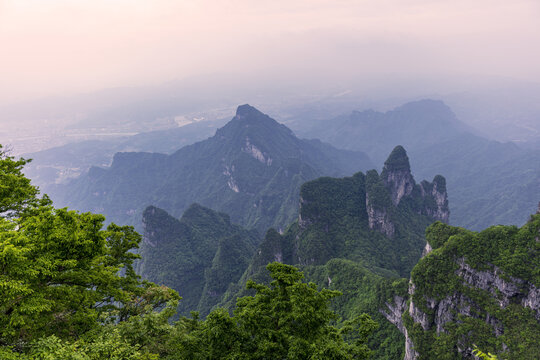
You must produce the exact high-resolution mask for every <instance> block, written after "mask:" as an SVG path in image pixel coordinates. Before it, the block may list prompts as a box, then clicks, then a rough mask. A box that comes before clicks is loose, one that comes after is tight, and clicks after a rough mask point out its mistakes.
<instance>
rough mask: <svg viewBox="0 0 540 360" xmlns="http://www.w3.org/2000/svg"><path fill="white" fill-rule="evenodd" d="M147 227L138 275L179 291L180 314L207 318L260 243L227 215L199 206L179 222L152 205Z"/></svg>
mask: <svg viewBox="0 0 540 360" xmlns="http://www.w3.org/2000/svg"><path fill="white" fill-rule="evenodd" d="M143 223H144V237H143V242H142V244H141V247H140V254H141V255H142V259H141V260H140V261H139V263H138V265H137V272H138V273H139V274H140V275H142V276H143V277H144V278H145V279H148V280H150V281H152V282H156V283H159V284H164V285H166V286H168V287H171V288H173V289H175V290H177V291H178V292H179V293H180V294H181V296H182V301H181V303H180V307H179V309H178V311H179V313H180V314H181V315H188V314H189V312H190V311H199V312H200V313H201V315H203V316H206V314H208V312H209V311H210V309H211V308H212V307H213V306H214V305H216V304H217V302H218V301H219V300H220V299H221V296H222V295H223V293H224V292H225V291H226V290H227V286H228V284H229V283H230V282H236V281H238V280H239V279H240V277H241V276H242V273H243V271H244V269H245V268H246V267H247V266H248V264H249V260H250V259H251V256H252V255H253V253H254V252H255V248H256V244H258V243H259V238H258V234H257V232H256V231H248V230H245V229H243V228H242V227H240V226H238V225H233V224H231V222H230V219H229V216H228V215H226V214H223V213H218V212H216V211H213V210H211V209H208V208H205V207H203V206H201V205H199V204H193V205H191V206H190V207H189V208H188V209H187V210H186V211H185V212H184V214H183V215H182V217H181V218H180V219H176V218H174V217H172V216H170V215H169V214H168V213H167V212H166V211H164V210H162V209H159V208H156V207H153V206H149V207H148V208H147V209H145V211H144V213H143Z"/></svg>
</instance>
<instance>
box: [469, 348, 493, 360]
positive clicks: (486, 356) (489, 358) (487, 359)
mask: <svg viewBox="0 0 540 360" xmlns="http://www.w3.org/2000/svg"><path fill="white" fill-rule="evenodd" d="M473 354H474V355H476V356H478V357H479V358H481V359H485V360H497V355H493V354H492V353H489V352H488V353H487V354H485V353H483V352H482V351H480V350H479V349H478V348H477V347H476V346H475V347H474V350H473Z"/></svg>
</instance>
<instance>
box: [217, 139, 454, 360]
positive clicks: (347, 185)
mask: <svg viewBox="0 0 540 360" xmlns="http://www.w3.org/2000/svg"><path fill="white" fill-rule="evenodd" d="M299 199H300V200H299V202H300V212H299V215H298V219H297V220H296V221H295V222H294V223H292V224H291V225H290V226H289V227H288V228H287V229H286V231H285V232H284V233H283V234H280V233H278V232H277V231H275V230H273V229H270V230H268V232H267V233H266V236H265V238H264V240H263V242H262V243H261V244H260V245H259V247H258V250H257V251H256V252H255V254H254V256H253V258H252V260H251V262H250V264H249V267H248V268H247V270H246V272H245V273H244V274H243V275H242V278H241V279H240V281H239V282H238V284H236V285H231V286H230V287H229V289H228V291H227V293H225V295H224V296H223V300H222V301H221V306H225V307H229V308H231V307H232V306H233V305H234V300H235V299H236V298H237V297H238V296H243V295H246V294H249V292H248V291H246V290H244V288H245V283H246V282H247V280H248V279H253V280H255V281H256V282H267V281H268V280H269V279H268V275H267V272H266V271H265V266H266V264H268V263H269V262H272V261H279V262H283V263H287V264H292V265H295V266H299V267H300V268H301V269H302V271H303V272H304V274H305V277H306V279H307V280H308V281H313V282H315V283H316V284H317V285H318V286H320V287H326V288H329V289H332V290H339V291H341V292H342V293H343V296H341V297H339V298H338V299H336V301H335V302H334V303H333V307H334V309H335V310H336V311H337V313H338V314H339V315H340V316H341V317H342V319H351V318H352V317H354V316H356V315H359V314H361V313H363V312H367V313H369V314H370V315H371V316H372V317H373V318H374V319H376V320H377V321H378V322H379V324H380V328H379V329H378V330H377V332H376V334H375V335H374V336H373V340H372V341H373V343H372V344H371V346H370V348H372V349H377V350H376V351H375V354H374V356H373V358H374V359H389V358H390V359H398V358H400V357H402V356H403V349H404V346H405V345H404V337H403V336H402V335H400V333H399V331H398V330H397V328H395V327H394V326H393V325H392V324H391V323H390V322H388V321H387V320H386V319H385V318H384V317H383V315H382V313H381V312H380V309H381V308H383V307H384V306H385V303H386V302H389V301H391V299H392V298H393V296H395V295H396V294H403V293H406V291H407V279H408V277H409V276H410V271H411V269H412V268H413V267H414V265H415V264H416V263H417V261H418V260H419V259H420V257H421V255H422V249H423V248H424V247H425V238H424V232H425V229H426V227H427V226H428V225H429V224H431V223H432V222H433V221H436V220H441V221H447V220H448V218H449V212H448V201H447V194H446V188H445V179H444V177H442V176H437V177H436V178H435V179H434V180H433V182H428V181H425V180H424V181H422V182H420V183H416V181H415V180H414V178H413V177H412V174H411V171H410V165H409V159H408V156H407V154H406V152H405V149H404V148H403V147H401V146H397V147H396V148H395V149H394V150H393V151H392V153H391V154H390V156H389V157H388V159H387V160H386V162H385V166H384V168H383V170H382V172H381V174H378V173H377V171H375V170H370V171H368V172H367V173H366V174H363V173H361V172H359V173H356V174H354V175H353V176H352V177H345V178H330V177H322V178H319V179H316V180H312V181H309V182H307V183H305V184H304V185H302V188H301V191H300V197H299Z"/></svg>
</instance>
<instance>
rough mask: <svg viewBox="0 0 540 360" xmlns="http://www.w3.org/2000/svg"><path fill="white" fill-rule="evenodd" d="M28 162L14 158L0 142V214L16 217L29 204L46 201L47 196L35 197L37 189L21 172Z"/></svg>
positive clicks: (37, 192) (33, 204) (44, 202)
mask: <svg viewBox="0 0 540 360" xmlns="http://www.w3.org/2000/svg"><path fill="white" fill-rule="evenodd" d="M29 162H30V160H26V159H22V158H21V159H18V160H15V158H14V157H13V156H10V155H9V153H8V152H7V151H5V150H3V147H2V145H1V144H0V216H2V217H7V218H10V217H17V216H20V215H21V213H22V212H23V210H25V209H27V208H28V207H30V206H35V205H37V204H38V203H40V202H41V203H43V204H44V205H45V204H46V203H48V200H47V198H45V199H38V198H37V195H38V194H39V190H38V189H37V188H36V187H35V186H32V185H31V184H30V179H28V178H26V177H25V176H24V175H23V173H22V169H23V167H24V166H25V165H26V164H27V163H29Z"/></svg>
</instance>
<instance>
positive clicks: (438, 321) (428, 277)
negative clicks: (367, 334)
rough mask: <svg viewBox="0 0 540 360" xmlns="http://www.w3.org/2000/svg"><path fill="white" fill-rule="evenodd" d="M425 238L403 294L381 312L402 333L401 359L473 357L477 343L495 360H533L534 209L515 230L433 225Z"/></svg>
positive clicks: (537, 302) (539, 227)
mask: <svg viewBox="0 0 540 360" xmlns="http://www.w3.org/2000/svg"><path fill="white" fill-rule="evenodd" d="M426 234H427V244H426V251H425V256H424V257H423V258H422V259H421V260H420V261H419V263H418V264H417V265H416V266H415V267H414V269H413V270H412V273H411V279H410V283H409V290H408V294H405V295H404V296H398V295H395V296H394V299H393V301H392V302H389V303H387V309H386V310H385V315H386V317H387V318H388V319H389V320H390V321H392V322H393V323H394V324H396V325H397V327H398V328H399V329H400V330H401V331H402V332H403V333H404V334H405V336H406V351H405V360H413V359H419V360H420V359H433V357H437V358H442V357H443V356H444V358H445V359H473V358H474V359H475V358H476V357H474V356H473V355H472V350H473V349H474V347H475V346H477V347H478V348H480V349H481V350H482V351H483V352H486V353H487V352H491V353H493V354H497V355H498V358H500V359H524V360H527V359H530V360H533V359H538V355H539V354H540V274H539V272H538V269H540V252H539V251H540V244H539V234H540V206H539V211H538V212H537V214H536V215H533V216H532V217H531V218H530V220H529V221H528V222H527V223H526V224H525V225H524V226H523V227H521V228H518V227H516V226H502V225H499V226H493V227H490V228H488V229H486V230H483V231H481V232H472V231H469V230H465V229H463V228H457V227H452V226H448V225H445V224H442V223H435V224H433V225H432V226H430V227H429V228H428V230H427V232H426Z"/></svg>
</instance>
